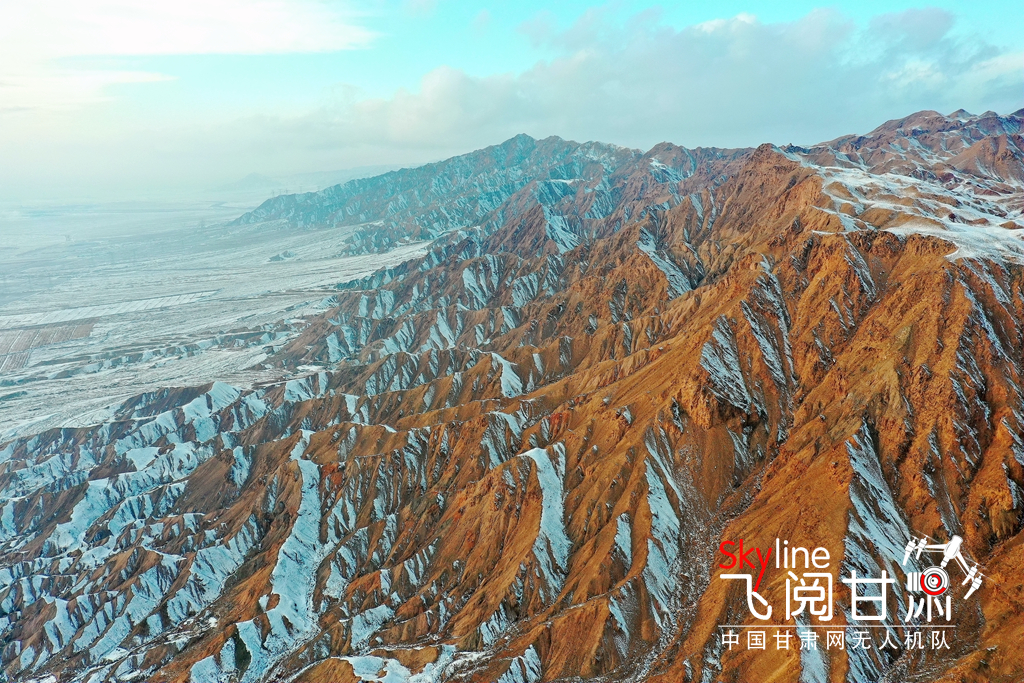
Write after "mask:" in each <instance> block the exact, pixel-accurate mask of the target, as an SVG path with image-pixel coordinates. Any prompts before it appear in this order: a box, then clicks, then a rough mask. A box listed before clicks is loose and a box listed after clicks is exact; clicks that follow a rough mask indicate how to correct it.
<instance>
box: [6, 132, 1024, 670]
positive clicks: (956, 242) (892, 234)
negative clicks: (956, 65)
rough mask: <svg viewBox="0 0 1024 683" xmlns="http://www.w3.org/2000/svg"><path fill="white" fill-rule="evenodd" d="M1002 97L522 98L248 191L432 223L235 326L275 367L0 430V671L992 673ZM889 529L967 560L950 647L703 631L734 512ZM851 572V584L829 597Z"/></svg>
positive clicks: (740, 604)
mask: <svg viewBox="0 0 1024 683" xmlns="http://www.w3.org/2000/svg"><path fill="white" fill-rule="evenodd" d="M1022 123H1024V112H1016V113H1014V114H1011V115H1008V116H998V115H995V114H984V115H981V116H972V115H969V114H967V113H965V112H956V113H954V114H952V115H950V116H942V115H940V114H937V113H935V112H921V113H918V114H915V115H913V116H910V117H907V118H906V119H902V120H898V121H891V122H888V123H886V124H884V125H883V126H880V127H879V128H878V129H876V130H874V131H872V132H871V133H869V134H867V135H864V136H849V137H843V138H839V139H837V140H834V141H831V142H827V143H823V144H820V145H815V146H812V147H808V148H799V147H786V148H778V147H774V146H771V145H762V146H761V147H758V148H757V149H745V150H719V149H695V150H690V149H685V148H682V147H678V146H675V145H671V144H667V143H665V144H661V145H658V146H656V147H655V148H653V149H651V150H650V151H648V152H646V153H644V152H641V151H637V150H629V149H624V148H620V147H615V146H612V145H604V144H599V143H586V144H577V143H572V142H567V141H564V140H560V139H557V138H548V139H545V140H539V141H538V140H533V139H531V138H528V137H526V136H517V137H516V138H513V139H512V140H509V141H507V142H505V143H503V144H502V145H498V146H495V147H490V148H487V149H485V150H481V151H479V152H474V153H472V154H468V155H464V156H461V157H456V158H453V159H450V160H447V161H444V162H440V163H437V164H431V165H428V166H424V167H420V168H417V169H406V170H401V171H394V172H391V173H387V174H384V175H382V176H378V177H376V178H370V179H361V180H354V181H350V182H348V183H346V184H344V185H339V186H336V187H332V188H329V189H327V190H323V191H321V192H316V193H309V194H304V195H292V196H282V197H277V198H274V199H271V200H268V201H267V202H265V203H264V204H263V205H262V206H260V207H259V208H258V209H256V210H255V211H253V212H250V213H248V214H245V215H244V216H242V217H241V218H239V219H238V224H239V225H244V226H261V225H262V226H267V227H268V229H269V227H270V226H273V227H275V228H280V227H282V226H290V227H291V229H294V230H295V231H297V232H298V231H302V232H303V234H305V232H306V231H317V230H325V229H327V228H331V229H335V228H338V227H339V226H351V227H352V231H351V233H350V236H348V237H346V238H345V239H346V241H345V244H346V247H345V249H346V250H348V251H350V252H351V253H377V252H383V251H386V250H388V249H390V248H392V247H394V246H395V245H400V244H408V243H410V242H415V241H419V240H430V241H431V243H430V245H429V248H428V249H427V251H426V253H425V255H423V256H420V257H417V258H415V259H412V260H409V261H406V262H404V263H401V264H399V265H395V266H392V267H388V268H382V269H381V270H379V271H377V272H375V273H374V274H372V275H369V276H367V277H363V278H360V279H357V280H353V281H349V282H344V283H342V282H339V284H338V287H337V290H336V294H335V295H334V296H333V297H332V299H331V301H329V302H327V303H326V304H325V310H322V311H320V312H310V313H308V314H306V315H304V317H303V321H302V325H300V326H296V327H295V333H294V334H292V335H289V336H288V337H287V338H286V339H284V340H283V342H282V343H281V344H280V345H278V346H276V347H273V348H271V349H270V350H269V351H268V356H267V358H265V359H264V360H262V363H263V364H265V365H268V366H276V367H278V368H280V369H281V370H283V371H284V370H287V371H289V372H292V373H295V375H296V376H295V378H293V379H289V380H287V381H273V382H268V383H266V384H263V385H260V386H256V387H252V388H239V387H235V386H232V385H230V384H228V383H224V382H213V383H206V384H203V385H201V386H195V387H175V388H166V389H162V390H157V391H152V392H148V393H145V394H143V395H139V396H136V397H134V398H132V399H130V400H129V401H127V402H125V403H124V404H123V405H121V406H120V407H119V408H117V410H116V411H114V412H113V414H112V415H110V416H109V418H108V419H104V420H103V421H102V422H101V423H99V424H96V425H94V426H89V427H78V428H65V429H49V430H47V431H44V432H41V433H38V434H33V435H26V436H22V437H19V438H17V439H15V440H13V441H10V442H9V443H6V444H0V491H2V497H0V544H2V545H0V634H2V640H3V642H4V643H5V644H4V646H3V650H2V663H3V670H4V672H5V673H6V675H7V676H8V677H9V678H11V679H14V680H30V679H33V678H36V679H41V678H43V677H46V676H50V675H52V676H56V677H58V678H59V680H83V681H84V680H90V681H101V680H117V681H123V680H153V681H162V680H166V681H195V682H197V683H206V682H212V681H267V680H301V681H355V680H375V681H408V682H410V683H412V682H413V681H447V680H472V681H503V682H511V681H530V682H533V681H542V680H543V681H548V680H581V679H594V680H654V681H665V682H668V681H680V680H686V681H691V680H702V681H710V680H719V678H721V677H722V676H723V675H724V674H723V672H730V671H731V672H739V673H738V674H737V675H739V676H740V679H739V680H746V681H755V680H769V679H771V680H779V681H789V680H792V681H796V680H812V679H813V678H814V677H816V676H819V677H820V676H825V677H827V678H828V679H829V680H849V681H876V680H882V679H885V680H896V679H899V680H913V679H918V678H921V677H923V676H925V675H928V676H936V675H939V676H947V677H949V678H950V679H951V680H952V679H956V680H973V679H980V678H981V677H982V676H984V677H985V680H1007V681H1009V680H1019V679H1020V678H1021V676H1022V675H1024V669H1022V664H1021V661H1020V658H1019V655H1018V653H1017V652H1016V651H1015V648H1016V647H1017V646H1019V643H1020V638H1021V633H1022V628H1024V623H1022V621H1021V619H1020V598H1021V591H1022V590H1024V582H1022V580H1021V575H1020V571H1019V567H1018V560H1019V555H1020V543H1021V538H1022V536H1021V530H1022V520H1024V489H1022V486H1024V436H1022V434H1024V391H1022V390H1024V384H1022V375H1024V351H1022V349H1024V215H1022V213H1024V184H1022V177H1024V163H1022V159H1024V153H1022V142H1021V126H1022ZM911 533H917V534H928V535H930V536H932V537H934V538H948V537H950V536H952V535H953V534H956V535H959V536H962V537H963V538H964V539H965V540H964V548H965V552H966V553H967V554H968V555H969V556H970V557H971V558H973V559H974V560H976V561H978V562H980V563H981V564H982V565H983V566H984V572H985V576H986V586H985V588H983V589H982V591H980V592H979V594H978V596H979V597H978V600H977V601H976V602H974V603H971V606H970V608H966V607H965V608H964V609H963V610H962V611H960V612H958V613H957V615H956V618H955V619H956V621H955V625H956V627H957V630H956V638H955V642H953V643H952V644H951V647H950V648H948V649H945V650H942V651H939V652H935V653H928V654H927V655H923V656H917V655H916V654H915V653H914V652H912V651H909V650H904V649H897V650H894V651H889V650H879V649H877V648H878V645H879V644H880V643H881V638H882V637H883V635H884V634H883V633H882V630H875V631H872V632H871V638H872V639H873V640H874V641H875V643H874V645H875V648H873V649H871V650H862V649H861V650H858V649H855V648H849V649H843V650H836V651H829V652H828V653H827V654H826V655H824V656H816V657H812V656H809V655H807V654H806V653H803V652H793V651H778V650H773V649H771V648H769V649H766V650H756V651H754V650H746V649H735V650H731V649H723V647H722V645H721V641H720V639H719V633H718V628H717V627H718V626H719V625H722V624H736V623H744V620H748V619H749V616H748V615H747V609H746V601H745V596H744V594H743V592H742V591H741V590H731V588H732V587H733V586H734V585H735V582H728V581H723V580H721V579H720V578H719V575H720V574H722V573H723V571H726V570H723V569H721V568H720V567H719V566H718V561H719V559H720V558H718V557H717V556H716V553H717V551H718V546H719V543H720V542H721V541H722V540H723V539H725V538H744V539H746V542H747V544H748V546H758V547H767V546H769V545H770V544H771V543H772V542H773V541H774V539H775V538H776V537H781V538H788V539H791V540H792V541H793V542H794V543H797V542H800V543H802V544H804V545H807V546H809V547H814V546H823V547H825V548H827V549H828V551H829V553H830V556H831V557H832V558H834V559H835V563H834V564H833V568H838V567H839V566H840V565H842V566H845V567H853V568H856V569H857V570H858V571H862V572H867V573H874V574H877V573H878V572H879V571H880V570H881V569H886V570H887V571H890V572H895V573H896V576H897V579H898V581H899V582H901V583H902V582H905V580H906V576H905V575H904V574H903V573H902V572H903V569H902V568H901V567H900V566H899V558H894V557H892V556H891V555H892V553H891V552H890V550H891V549H892V548H894V547H895V548H897V550H898V551H900V552H902V549H903V546H904V544H905V543H906V541H907V540H908V538H903V536H908V537H909V535H910V534H911ZM726 573H727V572H726ZM786 580H787V577H786V574H785V572H783V571H770V572H768V573H767V574H766V575H765V577H764V583H763V584H762V588H761V589H760V593H761V594H762V595H763V596H765V597H766V598H767V599H768V600H769V601H770V602H772V603H774V604H780V603H785V591H786ZM837 584H838V579H837ZM892 600H893V604H892V608H893V609H899V608H900V607H901V605H900V604H898V603H897V602H896V600H897V598H896V597H895V596H894V597H893V598H892ZM848 610H849V593H848V592H846V593H842V592H838V594H837V601H836V612H837V618H836V623H837V625H838V628H843V627H844V626H843V625H844V624H845V623H846V618H847V617H846V615H847V614H848ZM900 616H901V617H902V612H901V613H900ZM737 620H739V621H737ZM981 672H983V673H981Z"/></svg>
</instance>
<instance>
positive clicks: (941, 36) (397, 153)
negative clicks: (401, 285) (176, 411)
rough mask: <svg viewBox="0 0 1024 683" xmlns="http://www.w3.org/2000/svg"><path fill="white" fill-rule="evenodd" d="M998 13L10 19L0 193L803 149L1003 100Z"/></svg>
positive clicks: (1008, 12)
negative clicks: (476, 163)
mask: <svg viewBox="0 0 1024 683" xmlns="http://www.w3.org/2000/svg"><path fill="white" fill-rule="evenodd" d="M128 10H130V11H128ZM1017 14H1018V12H1017V11H1016V8H1015V6H1014V5H1011V4H1010V3H1009V2H1002V1H988V2H983V3H975V4H973V5H972V6H971V7H970V8H969V9H968V8H964V7H963V6H962V5H959V4H958V3H955V2H951V1H946V2H937V3H929V4H928V5H924V4H918V3H912V2H900V3H881V2H868V3H864V2H858V3H854V2H849V1H846V2H840V3H836V4H832V5H829V6H827V7H825V6H823V5H822V4H821V3H814V2H797V1H794V2H785V3H774V4H773V5H772V6H771V7H759V6H756V5H755V4H753V3H743V2H727V3H716V4H714V5H710V4H704V5H692V4H688V5H666V6H656V5H652V4H651V3H647V2H619V3H609V4H594V3H586V2H571V3H563V4H560V5H559V6H558V7H556V8H553V9H552V8H546V7H545V6H544V5H542V4H540V3H530V2H527V3H518V4H516V5H515V6H505V5H486V6H481V5H469V4H465V3H450V2H432V1H430V0H416V1H407V2H373V3H358V2H319V1H315V0H301V1H298V2H292V3H288V4H287V5H281V4H279V3H274V2H269V0H255V1H253V2H242V1H241V0H211V1H207V2H203V3H195V2H184V3H178V4H176V5H174V6H173V7H171V6H166V7H165V6H145V7H136V6H134V5H133V3H132V2H130V1H129V0H92V1H90V2H86V3H70V2H67V0H47V1H46V2H41V3H33V4H32V5H29V6H22V7H15V6H13V5H10V6H7V7H5V8H3V9H0V56H3V57H5V59H0V155H2V158H3V159H4V162H3V164H0V200H2V201H4V202H7V203H11V202H14V203H21V202H32V201H41V200H46V201H52V200H55V199H57V200H72V199H97V200H103V201H112V200H127V199H131V198H138V197H157V198H158V197H167V196H175V195H177V196H195V195H196V194H197V193H204V192H208V191H209V190H211V189H213V188H219V187H223V186H226V185H230V184H232V183H238V182H240V181H242V180H243V179H245V178H246V177H247V176H250V175H251V174H257V175H260V176H266V177H268V178H271V179H278V178H285V177H293V176H299V175H303V174H306V175H309V174H317V173H325V172H327V173H329V172H338V171H339V170H340V171H344V170H346V169H358V168H360V167H366V166H386V167H397V166H416V165H420V164H423V163H428V162H430V161H435V160H438V159H443V158H447V157H450V156H453V155H456V154H460V153H466V152H470V151H472V150H474V149H479V148H481V147H485V146H487V145H491V144H497V143H500V142H502V141H503V140H506V139H508V138H509V137H512V136H513V135H515V134H517V133H521V132H522V133H527V134H529V135H532V136H534V137H537V138H543V137H547V136H549V135H558V136H559V137H563V138H566V139H575V140H579V141H585V140H599V141H602V142H609V143H614V144H619V145H623V146H629V147H637V148H641V149H648V148H650V147H651V146H653V145H654V144H657V143H658V142H662V141H669V142H674V143H676V144H680V145H684V146H687V147H695V146H719V147H747V146H753V145H757V144H760V143H764V142H770V143H774V144H786V143H796V144H802V145H806V144H812V143H815V142H819V141H823V140H828V139H832V138H835V137H837V136H840V135H845V134H850V133H863V132H867V131H868V130H870V129H871V128H873V127H875V126H877V125H878V124H880V123H882V122H883V121H885V120H888V119H893V118H900V117H902V116H906V115H908V114H910V113H913V112H915V111H919V110H922V109H934V110H937V111H940V112H941V113H949V112H951V111H954V110H956V109H959V108H964V109H967V110H968V111H971V112H973V113H981V112H983V111H986V110H994V111H997V112H999V113H1003V114H1005V113H1009V112H1012V111H1015V110H1016V109H1019V108H1020V107H1021V106H1022V105H1024V98H1022V95H1021V91H1020V87H1019V86H1020V84H1021V82H1022V80H1024V37H1022V36H1024V32H1021V31H1019V30H1018V29H1019V28H1020V26H1019V24H1020V23H1021V22H1020V21H1007V17H1014V18H1015V17H1017ZM312 185H315V183H314V184H312ZM278 189H289V190H291V189H292V188H278ZM300 189H307V188H304V187H303V188H300Z"/></svg>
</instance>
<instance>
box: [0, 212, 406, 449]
mask: <svg viewBox="0 0 1024 683" xmlns="http://www.w3.org/2000/svg"><path fill="white" fill-rule="evenodd" d="M247 208H250V207H247V206H245V205H242V204H231V203H220V202H217V203H213V202H209V201H207V202H186V201H181V202H163V203H141V202H136V203H131V204H91V205H72V206H32V207H24V206H22V207H0V441H2V440H6V439H8V438H10V437H12V436H14V435H17V434H22V433H25V432H26V431H39V430H41V429H45V428H48V427H54V426H76V425H85V424H91V423H95V422H97V421H99V420H101V419H102V418H103V417H104V416H106V415H107V414H109V411H110V409H111V407H112V406H115V405H117V404H119V403H120V402H121V401H122V400H124V399H125V398H128V397H129V396H132V395H134V394H138V393H140V392H143V391H148V390H152V389H155V388H158V387H166V386H194V385H199V384H203V383H205V382H210V381H214V380H223V381H227V382H230V383H232V384H234V385H236V386H248V385H251V384H253V383H254V382H259V381H270V380H276V379H281V378H284V377H285V375H283V374H282V371H281V370H279V369H271V368H269V367H263V361H264V360H265V359H266V352H265V348H266V347H268V346H279V345H280V344H282V343H284V342H285V341H286V340H287V339H288V338H290V337H292V336H294V335H295V334H297V333H298V331H299V330H301V328H302V326H303V325H304V323H303V322H302V316H303V315H306V314H309V313H312V312H314V311H317V310H321V309H322V308H323V307H324V306H325V305H327V304H326V302H325V300H327V299H328V298H329V297H330V296H331V295H332V294H333V293H334V292H335V291H336V290H335V285H337V284H338V283H340V282H344V281H347V280H351V279H353V278H356V277H360V276H363V275H366V274H369V273H371V272H372V271H374V270H376V269H377V268H380V267H382V266H387V265H393V264H395V263H398V262H401V261H403V260H406V259H408V258H412V257H414V256H416V255H419V254H420V253H422V252H423V250H424V247H425V245H424V244H409V245H405V246H402V247H399V248H398V249H395V250H393V251H392V252H390V253H388V254H383V255H382V254H375V255H372V256H348V255H344V254H343V253H342V250H343V246H342V241H343V240H344V238H345V236H346V235H348V234H349V232H350V231H351V230H352V229H353V228H351V227H344V228H334V229H325V230H311V229H295V228H291V227H287V226H283V225H278V224H263V225H247V226H230V225H228V221H230V220H231V219H233V218H235V217H237V216H238V215H240V214H241V213H243V212H244V211H245V210H246V209H247Z"/></svg>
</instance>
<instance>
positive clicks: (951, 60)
mask: <svg viewBox="0 0 1024 683" xmlns="http://www.w3.org/2000/svg"><path fill="white" fill-rule="evenodd" d="M952 23H953V22H952V17H950V16H949V15H948V14H946V13H944V12H941V11H939V10H915V11H912V12H903V13H899V14H893V15H885V16H882V17H878V18H877V19H876V20H875V21H873V22H871V24H870V25H869V26H867V27H858V26H857V25H855V24H854V23H853V22H852V21H851V20H849V19H848V18H846V17H845V16H843V15H842V14H840V13H839V12H837V11H834V10H816V11H813V12H811V13H809V14H808V15H806V16H805V17H803V18H802V19H800V20H798V21H794V22H787V23H775V24H765V23H762V22H761V21H759V20H758V19H757V18H756V17H753V16H751V15H749V14H741V15H739V16H736V17H734V18H731V19H723V20H716V21H713V22H705V23H702V24H698V25H695V26H691V27H687V28H683V29H681V30H675V29H672V28H668V27H665V26H663V25H661V24H660V23H658V20H657V17H652V16H647V17H646V18H643V19H642V20H639V19H638V20H636V21H633V22H631V23H630V24H629V25H628V26H626V27H615V26H611V25H609V24H608V23H606V22H605V21H604V20H603V18H602V16H601V13H600V12H598V11H592V12H588V13H587V14H585V15H584V16H583V17H582V18H581V19H580V21H579V22H577V24H576V25H574V26H572V27H571V28H570V29H568V30H566V31H563V32H560V33H559V32H553V31H552V30H551V26H550V24H549V23H548V22H547V20H546V19H545V17H544V16H540V17H538V18H537V19H536V20H535V21H532V22H529V23H528V24H527V25H525V26H524V27H523V30H524V32H526V33H527V34H528V35H529V36H530V37H531V39H532V40H534V41H536V42H538V43H544V44H546V45H547V46H548V47H554V48H556V49H558V50H560V52H561V55H560V56H559V57H558V58H556V59H553V60H551V61H544V62H540V63H538V64H536V65H535V66H533V67H532V68H530V69H528V70H527V71H525V72H523V73H521V74H519V75H513V74H500V75H493V76H488V77H472V76H469V75H467V74H465V73H463V72H461V71H458V70H454V69H450V68H447V67H443V68H439V69H435V70H434V71H431V72H430V73H428V74H427V75H426V76H424V78H423V80H422V82H421V85H420V88H419V90H418V91H417V92H407V91H400V92H398V93H396V94H395V95H394V96H393V97H390V98H387V99H373V100H364V101H358V102H354V103H350V104H348V105H345V106H341V107H335V108H325V109H324V110H322V111H319V112H316V113H314V114H311V115H309V116H308V117H305V118H304V119H302V120H301V121H300V122H295V123H294V125H296V126H299V127H301V128H302V129H306V130H316V131H317V136H318V144H319V145H327V146H335V147H337V148H339V149H354V148H361V149H366V148H368V147H376V148H378V149H424V150H428V149H429V150H432V151H434V152H435V153H436V154H437V155H442V154H446V153H450V152H454V151H456V150H466V149H471V148H474V147H478V146H481V145H485V144H491V143H494V142H498V141H500V140H502V139H504V138H506V137H508V136H510V135H513V134H515V133H518V132H528V133H531V134H534V135H549V134H558V135H562V136H565V137H572V138H576V139H600V140H605V141H609V142H617V143H620V144H630V145H636V146H641V147H646V146H649V145H653V144H654V143H656V142H659V141H661V140H672V141H674V142H678V143H682V144H687V145H692V146H695V145H719V146H740V145H756V144H759V143H761V142H766V141H771V142H778V143H785V142H797V143H805V144H810V143H813V142H818V141H820V140H822V139H826V138H829V137H833V136H838V135H840V134H845V133H850V132H858V131H859V132H865V131H866V130H867V129H869V128H871V127H874V126H875V125H878V124H880V123H882V122H883V121H884V120H885V119H886V118H893V117H897V116H903V115H906V114H909V113H911V112H913V111H916V110H920V109H926V108H934V109H940V110H945V111H947V112H948V111H953V110H955V109H959V108H960V107H964V108H967V109H976V110H979V111H980V110H983V109H988V108H996V109H1001V110H1002V111H1004V112H1006V111H1009V110H1011V108H1012V109H1016V108H1018V107H1019V106H1021V104H1022V102H1021V99H1022V97H1021V95H1022V91H1021V85H1022V84H1024V59H1022V58H1021V55H1008V54H1004V53H1000V52H999V51H998V50H996V49H995V48H993V47H990V46H987V45H986V44H985V43H984V41H982V40H980V39H976V38H972V39H970V40H967V39H956V38H954V37H952V35H951V33H950V30H951V27H952ZM281 125H282V127H287V126H289V125H290V124H289V123H288V122H281Z"/></svg>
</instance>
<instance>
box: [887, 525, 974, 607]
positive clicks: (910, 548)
mask: <svg viewBox="0 0 1024 683" xmlns="http://www.w3.org/2000/svg"><path fill="white" fill-rule="evenodd" d="M929 540H930V539H929V538H928V537H927V536H922V537H921V539H920V540H918V541H916V542H915V541H914V539H913V538H911V539H910V541H908V542H907V547H906V548H905V550H904V553H903V564H906V563H907V559H908V558H909V557H910V554H911V553H914V552H915V551H916V555H915V557H917V558H918V559H920V558H921V553H922V552H924V551H925V550H929V551H932V552H940V553H942V562H941V563H940V564H939V566H938V567H930V568H928V569H926V570H925V571H924V572H922V574H921V587H922V589H923V590H924V591H925V592H926V593H928V594H929V595H937V594H939V593H942V592H943V591H945V589H946V586H948V584H949V576H948V575H947V574H946V572H945V567H946V565H947V564H949V561H950V560H956V562H957V564H959V565H960V568H961V569H963V570H964V574H965V578H964V580H963V582H962V583H961V585H964V586H966V585H967V584H968V583H969V584H971V587H970V588H969V589H968V590H967V594H966V595H964V600H966V599H967V598H969V597H971V594H972V593H974V591H976V590H978V588H980V587H981V579H982V577H983V576H984V574H982V573H981V572H979V571H978V565H977V563H975V564H974V566H973V567H968V566H967V560H965V559H964V556H963V553H961V552H960V547H961V546H962V545H963V542H964V539H962V538H961V537H960V536H953V538H951V539H949V542H948V543H928V541H929ZM943 579H944V581H943ZM943 584H945V585H943ZM930 588H931V589H934V590H937V591H938V593H934V592H933V590H930Z"/></svg>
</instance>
